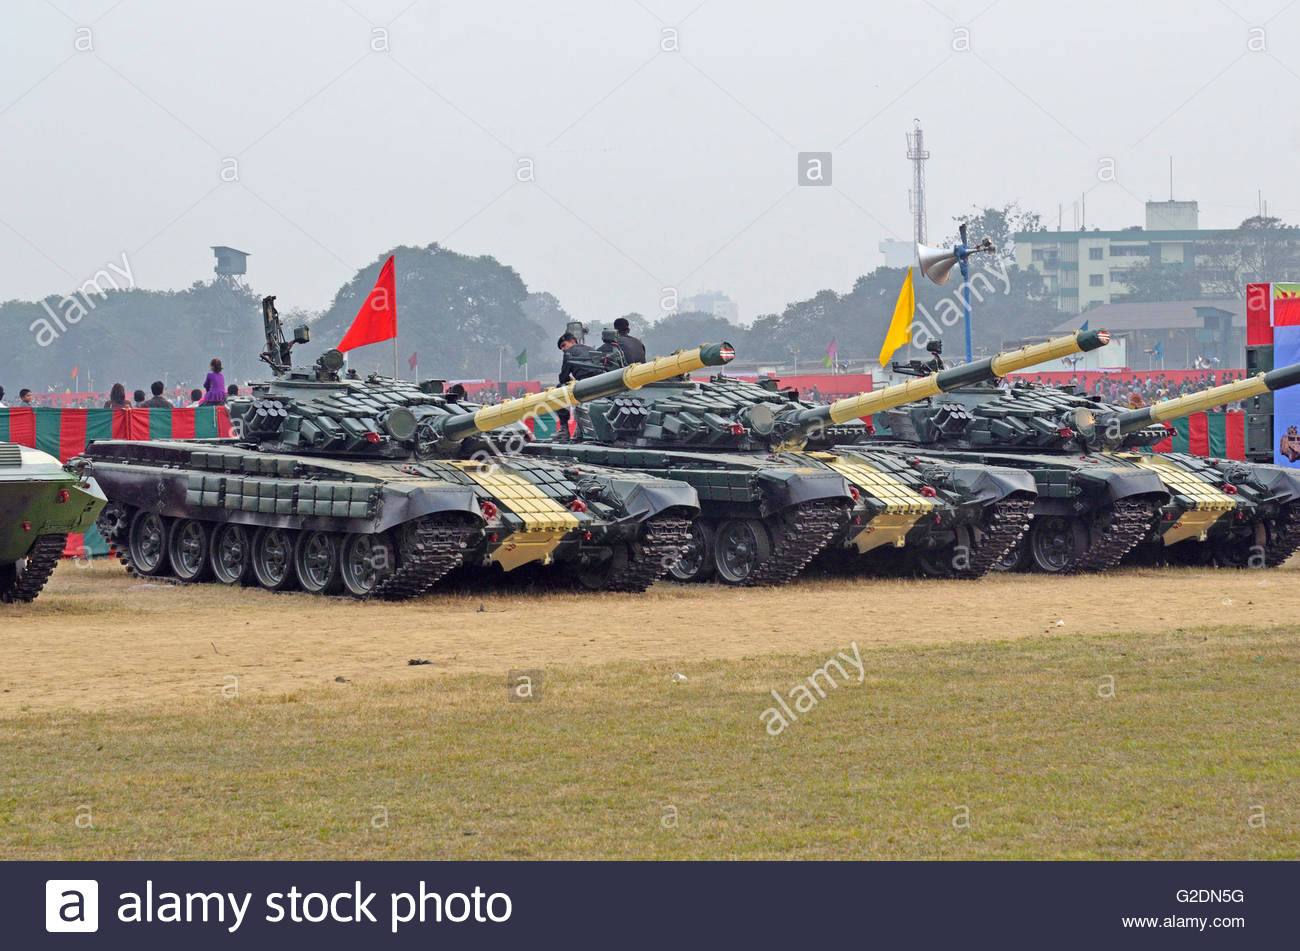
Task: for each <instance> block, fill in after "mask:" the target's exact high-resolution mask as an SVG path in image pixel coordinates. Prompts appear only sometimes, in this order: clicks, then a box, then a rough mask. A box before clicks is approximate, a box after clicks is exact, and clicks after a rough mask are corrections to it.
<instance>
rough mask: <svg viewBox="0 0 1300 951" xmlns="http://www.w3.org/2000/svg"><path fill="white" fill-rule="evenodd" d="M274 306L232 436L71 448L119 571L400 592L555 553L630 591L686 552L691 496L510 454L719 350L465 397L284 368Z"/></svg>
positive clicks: (596, 580) (316, 589) (235, 411)
mask: <svg viewBox="0 0 1300 951" xmlns="http://www.w3.org/2000/svg"><path fill="white" fill-rule="evenodd" d="M274 300H275V299H274V298H273V297H268V298H266V299H265V300H264V301H263V305H262V306H263V321H264V325H265V329H266V335H267V349H266V352H265V353H264V354H263V359H264V360H266V361H267V362H268V363H269V364H270V365H271V370H272V373H273V379H272V380H271V381H270V382H268V383H263V384H259V385H256V386H254V387H253V395H252V398H251V399H248V400H241V401H236V402H234V403H233V404H232V405H231V410H230V412H231V417H232V425H233V426H234V428H235V431H236V433H237V435H236V436H235V437H234V438H232V439H227V440H202V441H148V442H122V441H117V440H105V441H97V442H94V443H92V444H91V445H90V446H89V447H88V448H87V450H86V458H87V459H88V460H89V463H90V468H91V471H92V472H93V473H94V474H95V476H96V478H97V479H98V480H99V482H100V484H101V485H102V486H103V488H104V491H105V492H106V494H107V495H108V498H109V500H110V502H109V505H108V507H107V508H106V509H105V510H104V514H103V515H102V516H101V519H100V525H101V528H102V530H103V531H104V534H105V536H106V537H107V538H108V539H109V540H110V541H111V542H112V544H113V545H114V547H115V548H116V549H117V551H118V555H119V557H120V558H121V560H122V561H123V562H124V563H125V564H126V565H127V567H128V568H129V569H130V570H131V571H133V572H136V573H138V574H143V575H171V576H174V577H177V578H180V579H181V580H183V581H203V580H208V579H214V580H216V581H218V582H222V583H225V584H238V583H256V584H258V585H261V586H262V587H264V588H268V589H271V590H283V589H289V588H297V587H300V588H302V589H304V590H306V591H308V592H312V593H317V594H330V593H335V592H339V591H345V592H346V593H348V594H350V595H352V596H354V597H363V598H364V597H382V598H409V597H414V596H417V595H419V594H421V593H422V592H424V591H427V590H428V589H429V588H430V587H431V586H432V585H433V584H434V583H435V582H437V581H438V579H440V578H441V577H443V575H445V574H446V573H447V572H449V571H451V570H452V569H453V568H458V567H460V566H462V565H465V566H467V567H469V568H472V569H473V568H485V569H486V568H493V569H495V568H496V567H499V568H500V569H503V570H506V571H510V570H513V569H516V568H519V567H522V566H524V565H533V564H543V565H550V564H555V566H556V568H555V569H554V570H555V571H559V572H561V573H562V574H564V575H566V576H569V577H572V578H574V579H575V580H577V581H578V582H580V583H581V584H583V585H584V586H586V587H588V588H591V589H595V590H617V591H640V590H643V589H644V588H646V587H647V586H649V585H650V584H651V583H652V582H653V581H654V580H655V579H657V578H658V577H660V576H661V575H662V574H663V573H664V572H665V571H666V570H667V567H668V565H669V564H671V563H673V562H674V561H675V560H676V559H677V557H678V556H679V555H680V553H681V551H682V549H683V548H684V547H685V545H686V542H687V540H688V536H687V529H688V527H689V524H690V521H691V520H692V519H693V518H694V517H695V515H696V514H697V513H698V499H697V496H696V493H695V491H694V490H693V489H691V488H690V487H689V486H687V485H684V484H682V483H681V482H674V481H671V480H667V479H658V478H653V477H650V476H646V475H643V474H639V473H627V472H612V471H609V470H605V469H600V468H597V467H595V466H583V465H575V464H556V463H549V462H546V461H544V460H540V459H535V458H524V457H521V456H519V455H518V452H517V451H518V449H519V447H520V446H522V445H523V443H524V442H526V441H527V439H528V436H529V434H528V431H527V429H526V428H525V427H524V426H523V425H522V424H521V422H520V421H521V420H523V419H525V418H526V417H528V416H529V415H530V414H533V413H536V412H538V411H546V410H555V409H559V408H563V407H567V406H572V405H576V404H578V403H581V402H582V401H584V400H589V399H594V398H599V397H606V396H609V395H611V394H613V393H618V392H622V391H624V390H628V389H635V388H637V387H640V386H643V385H645V384H647V383H651V382H653V381H655V380H659V379H663V378H665V377H670V376H676V375H679V374H681V373H684V372H690V371H692V370H694V369H698V368H700V367H703V366H717V365H720V364H723V363H726V362H727V361H729V360H730V359H732V357H733V355H734V354H733V353H732V351H731V348H730V347H729V346H726V345H723V346H712V347H705V348H701V349H698V350H695V351H691V352H689V353H683V354H678V355H675V356H673V357H668V358H664V359H662V360H657V361H653V362H651V363H647V364H636V365H633V366H630V367H627V368H625V369H620V370H614V371H611V372H608V373H605V374H601V375H600V376H596V377H592V378H590V379H587V380H582V381H579V382H576V383H570V384H568V385H567V386H564V387H560V388H558V389H553V390H548V391H546V392H544V393H541V394H534V395H531V396H526V397H522V398H520V399H515V400H509V401H507V402H505V403H502V404H500V405H498V406H488V407H479V406H476V405H473V404H470V403H467V402H466V401H465V400H464V399H462V398H459V397H458V395H457V394H456V393H454V392H444V391H443V386H442V383H441V382H439V381H431V382H426V383H422V384H419V385H416V384H414V383H404V382H400V381H396V380H391V379H386V378H382V377H377V376H372V377H370V378H368V379H365V380H362V379H358V378H354V377H353V376H352V375H344V374H342V373H341V370H342V365H343V358H342V355H341V354H340V353H339V352H338V351H337V350H330V351H326V353H325V354H324V355H323V356H322V357H321V358H320V359H319V360H317V362H316V364H315V365H313V366H310V367H294V366H293V365H292V363H291V360H290V350H291V348H292V347H293V345H294V343H305V342H307V340H308V334H307V329H306V328H305V327H303V328H298V330H297V331H295V334H294V341H293V342H292V343H291V342H286V341H285V338H284V334H283V330H282V328H281V325H280V320H279V316H278V314H277V312H276V310H275V306H274Z"/></svg>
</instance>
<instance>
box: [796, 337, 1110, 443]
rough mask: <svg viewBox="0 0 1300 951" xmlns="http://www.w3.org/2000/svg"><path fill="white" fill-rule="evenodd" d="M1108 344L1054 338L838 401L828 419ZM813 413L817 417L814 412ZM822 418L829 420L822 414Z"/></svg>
mask: <svg viewBox="0 0 1300 951" xmlns="http://www.w3.org/2000/svg"><path fill="white" fill-rule="evenodd" d="M1109 342H1110V334H1109V333H1108V332H1106V331H1105V330H1080V331H1076V332H1075V333H1072V334H1069V335H1068V336H1064V337H1055V338H1053V339H1051V340H1048V341H1046V342H1044V343H1035V344H1030V345H1029V346H1026V347H1020V348H1019V349H1018V350H1007V351H1004V352H1003V353H998V354H994V355H993V356H992V357H988V358H986V359H984V360H977V361H975V362H974V363H968V364H965V365H964V366H959V367H952V368H951V369H948V370H940V371H939V372H938V373H933V374H930V375H929V376H922V377H916V378H915V379H911V380H907V381H906V382H903V383H896V384H894V385H893V386H887V387H885V388H884V389H883V390H876V391H874V392H871V393H863V394H861V395H859V396H850V397H848V398H847V399H842V400H837V401H836V402H834V403H832V404H831V405H830V406H829V407H828V409H829V411H830V412H829V419H830V421H831V422H835V423H845V422H848V421H849V420H853V419H859V418H860V417H863V416H870V415H871V414H872V413H879V412H881V411H883V410H887V409H893V408H894V407H895V406H902V405H903V404H904V403H914V402H916V401H917V400H923V399H926V398H927V397H930V396H934V395H935V394H937V393H942V392H944V391H945V390H952V389H956V388H957V387H959V386H969V385H971V384H973V383H983V382H987V381H990V380H994V379H996V378H998V377H1002V376H1006V375H1007V374H1008V373H1014V372H1015V371H1017V370H1023V369H1025V368H1026V367H1031V366H1035V365H1037V364H1039V363H1046V362H1048V361H1049V360H1058V359H1060V358H1061V357H1066V356H1070V355H1071V354H1075V353H1083V352H1085V351H1088V350H1096V349H1098V348H1099V347H1103V346H1105V345H1106V344H1107V343H1109ZM810 412H811V413H816V411H815V410H814V411H810ZM822 418H823V419H825V418H827V417H826V416H825V415H824V414H823V415H822Z"/></svg>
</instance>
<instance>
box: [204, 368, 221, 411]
mask: <svg viewBox="0 0 1300 951" xmlns="http://www.w3.org/2000/svg"><path fill="white" fill-rule="evenodd" d="M208 366H209V367H210V368H211V369H210V370H209V372H208V375H207V377H205V378H204V380H203V400H202V402H203V404H204V405H205V406H206V405H208V404H211V403H224V402H225V401H226V378H225V377H224V376H222V375H221V360H220V358H218V357H213V358H212V362H211V363H209V364H208Z"/></svg>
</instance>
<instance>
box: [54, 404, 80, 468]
mask: <svg viewBox="0 0 1300 951" xmlns="http://www.w3.org/2000/svg"><path fill="white" fill-rule="evenodd" d="M85 448H86V411H85V410H84V409H65V410H64V411H63V415H62V416H61V417H60V425H59V458H60V459H71V458H72V457H73V456H75V455H77V454H78V453H80V452H81V451H82V450H83V449H85Z"/></svg>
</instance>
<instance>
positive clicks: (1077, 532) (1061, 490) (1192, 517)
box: [873, 367, 1300, 573]
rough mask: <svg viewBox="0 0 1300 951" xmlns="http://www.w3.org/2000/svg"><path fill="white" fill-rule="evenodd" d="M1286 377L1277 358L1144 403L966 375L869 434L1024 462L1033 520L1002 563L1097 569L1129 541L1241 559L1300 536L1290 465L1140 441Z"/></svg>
mask: <svg viewBox="0 0 1300 951" xmlns="http://www.w3.org/2000/svg"><path fill="white" fill-rule="evenodd" d="M900 369H904V368H900ZM1296 379H1297V376H1296V371H1295V368H1290V367H1288V368H1282V369H1280V370H1276V371H1274V372H1273V373H1272V374H1267V375H1261V376H1259V377H1257V378H1253V379H1251V380H1245V381H1239V382H1238V383H1234V384H1227V385H1225V386H1222V387H1215V388H1213V389H1211V390H1206V391H1204V392H1201V393H1196V394H1192V395H1190V396H1186V397H1181V398H1178V399H1175V400H1168V401H1164V402H1162V403H1157V404H1155V405H1154V406H1152V407H1146V408H1143V409H1140V410H1128V409H1127V408H1123V407H1118V406H1113V405H1110V404H1107V403H1104V402H1103V401H1102V400H1101V399H1100V398H1098V397H1091V396H1086V395H1078V394H1075V393H1072V392H1068V391H1066V390H1064V389H1059V388H1055V387H1047V386H1040V385H1030V384H1025V383H1018V384H1016V385H1015V386H1014V387H1010V388H1009V389H1001V388H998V387H995V386H988V385H974V386H968V387H962V388H959V389H957V390H954V391H952V392H948V393H945V394H944V395H943V396H942V398H935V399H931V400H927V401H926V402H924V403H920V404H916V405H914V406H910V407H903V408H900V409H897V410H893V411H891V412H888V413H885V414H882V416H881V417H880V418H878V422H879V423H880V425H881V430H882V431H881V432H879V433H878V434H877V435H876V436H875V437H874V439H873V443H874V444H878V445H882V446H890V447H895V448H911V449H915V450H916V451H924V452H926V453H930V454H933V455H935V456H938V457H940V458H943V459H947V460H950V461H953V462H968V463H970V462H973V463H979V464H991V465H1001V466H1014V467H1017V468H1021V469H1023V470H1024V471H1026V472H1029V473H1032V474H1033V476H1034V479H1035V481H1036V482H1037V486H1038V498H1037V501H1036V502H1035V505H1034V518H1033V523H1032V525H1031V527H1030V531H1029V532H1028V533H1026V535H1025V537H1024V538H1023V539H1022V540H1021V541H1020V542H1019V543H1018V544H1017V545H1016V546H1015V547H1014V548H1013V549H1012V550H1011V551H1009V552H1008V554H1007V557H1006V558H1004V559H1002V560H1001V561H1000V562H999V565H998V567H999V568H1001V569H1004V570H1015V569H1020V570H1028V569H1031V568H1032V569H1035V570H1039V571H1046V572H1056V573H1059V572H1080V571H1098V570H1104V569H1108V568H1112V567H1115V566H1116V565H1118V564H1120V562H1121V561H1123V560H1124V559H1125V558H1129V557H1136V556H1137V555H1138V554H1142V555H1144V556H1145V557H1146V558H1148V559H1151V558H1154V557H1158V558H1160V559H1168V560H1174V561H1182V562H1188V563H1207V562H1209V561H1211V560H1218V561H1219V562H1220V563H1224V564H1232V563H1246V561H1247V559H1248V557H1249V556H1250V554H1251V553H1253V552H1256V551H1257V552H1258V553H1259V557H1260V562H1259V563H1260V564H1270V565H1272V564H1278V563H1280V561H1281V560H1283V559H1285V557H1287V556H1289V555H1290V553H1291V552H1292V551H1294V550H1295V547H1296V545H1297V544H1300V510H1297V508H1296V504H1295V503H1296V501H1297V499H1298V498H1300V496H1298V495H1297V490H1298V489H1300V478H1297V474H1296V473H1293V472H1291V471H1290V470H1286V469H1283V468H1282V467H1279V466H1267V465H1258V464H1249V463H1238V462H1233V461H1230V460H1222V459H1217V460H1216V459H1204V458H1201V457H1198V456H1192V455H1189V454H1186V453H1154V452H1151V451H1149V449H1148V448H1147V447H1150V446H1152V445H1154V444H1155V443H1157V442H1159V441H1160V440H1162V439H1164V438H1165V437H1166V436H1168V435H1169V431H1168V430H1167V429H1166V428H1165V426H1164V425H1163V421H1165V420H1172V419H1177V418H1179V417H1181V416H1185V415H1187V414H1188V413H1193V412H1198V411H1200V410H1203V409H1208V408H1212V407H1215V406H1221V405H1224V404H1226V403H1229V402H1232V401H1234V400H1238V399H1243V398H1245V397H1247V396H1251V395H1255V394H1256V393H1259V392H1263V391H1265V390H1268V389H1274V388H1277V387H1278V386H1285V385H1291V384H1292V383H1294V382H1295V381H1296Z"/></svg>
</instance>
